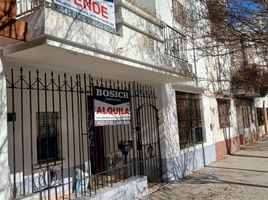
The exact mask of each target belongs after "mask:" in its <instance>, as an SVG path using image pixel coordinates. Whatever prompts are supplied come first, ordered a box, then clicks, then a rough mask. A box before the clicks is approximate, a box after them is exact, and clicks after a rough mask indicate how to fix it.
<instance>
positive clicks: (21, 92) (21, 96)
mask: <svg viewBox="0 0 268 200" xmlns="http://www.w3.org/2000/svg"><path fill="white" fill-rule="evenodd" d="M20 102H21V106H20V107H21V110H20V112H21V113H20V114H21V115H20V118H21V153H22V193H23V195H25V179H24V178H25V165H24V126H23V123H24V121H23V119H24V116H23V111H24V110H23V108H24V105H23V69H22V68H20Z"/></svg>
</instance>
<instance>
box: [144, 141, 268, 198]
mask: <svg viewBox="0 0 268 200" xmlns="http://www.w3.org/2000/svg"><path fill="white" fill-rule="evenodd" d="M149 199H151V200H168V199H180V200H184V199H186V200H188V199H189V200H194V199H204V200H209V199H213V200H214V199H215V200H220V199H221V200H223V199H228V200H241V199H243V200H244V199H248V200H266V199H267V200H268V137H266V138H264V139H263V140H262V141H259V142H257V143H256V144H254V145H249V146H245V147H242V148H241V150H240V151H238V152H237V153H236V154H234V155H231V156H228V157H227V158H226V159H224V160H221V161H218V162H215V163H213V164H211V165H209V166H207V167H204V168H202V169H200V170H198V171H197V172H195V173H193V174H191V175H190V176H188V177H186V178H185V179H183V180H181V181H180V182H178V183H174V184H167V185H165V186H162V187H160V188H159V189H158V191H156V192H154V193H152V194H150V195H148V196H147V197H145V198H143V200H149Z"/></svg>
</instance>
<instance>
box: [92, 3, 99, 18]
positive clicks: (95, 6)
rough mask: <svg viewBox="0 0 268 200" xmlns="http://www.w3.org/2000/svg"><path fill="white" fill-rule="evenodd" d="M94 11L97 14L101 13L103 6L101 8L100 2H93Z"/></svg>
mask: <svg viewBox="0 0 268 200" xmlns="http://www.w3.org/2000/svg"><path fill="white" fill-rule="evenodd" d="M92 6H93V12H94V13H95V14H98V15H99V14H100V10H101V8H100V5H99V4H97V3H96V2H93V5H92Z"/></svg>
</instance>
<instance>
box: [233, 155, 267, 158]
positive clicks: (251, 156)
mask: <svg viewBox="0 0 268 200" xmlns="http://www.w3.org/2000/svg"><path fill="white" fill-rule="evenodd" d="M232 156H239V157H250V158H268V156H255V155H243V154H232Z"/></svg>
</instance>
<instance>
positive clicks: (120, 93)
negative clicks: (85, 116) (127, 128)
mask: <svg viewBox="0 0 268 200" xmlns="http://www.w3.org/2000/svg"><path fill="white" fill-rule="evenodd" d="M130 119H131V117H130V95H129V91H126V90H115V89H110V88H102V87H95V88H94V121H95V126H106V125H117V124H129V123H130Z"/></svg>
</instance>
